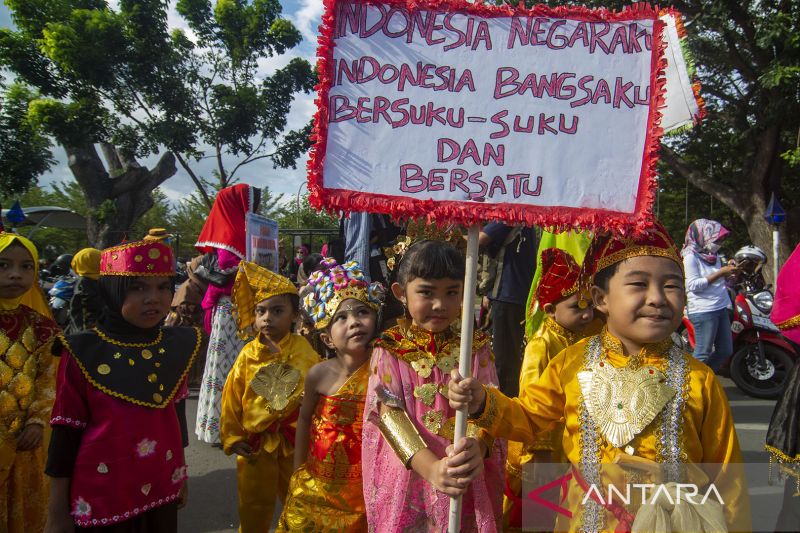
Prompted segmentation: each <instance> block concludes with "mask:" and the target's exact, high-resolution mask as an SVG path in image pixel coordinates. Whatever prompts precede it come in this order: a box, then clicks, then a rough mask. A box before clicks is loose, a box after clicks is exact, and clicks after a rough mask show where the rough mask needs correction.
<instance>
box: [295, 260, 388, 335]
mask: <svg viewBox="0 0 800 533" xmlns="http://www.w3.org/2000/svg"><path fill="white" fill-rule="evenodd" d="M320 265H321V266H322V270H317V271H316V272H313V273H312V274H311V275H310V276H309V277H308V286H309V287H310V288H311V289H312V290H311V291H310V292H309V293H308V294H307V295H306V296H305V297H304V298H303V302H302V303H303V310H304V311H305V312H306V313H308V316H309V317H311V320H312V321H313V322H314V325H315V327H316V328H317V329H324V328H326V327H327V326H328V324H329V323H330V321H331V318H333V314H334V313H335V312H336V310H337V309H338V308H339V304H340V303H342V302H343V301H345V300H347V299H349V298H353V299H355V300H359V301H361V302H364V303H365V304H367V305H368V306H370V307H371V308H372V309H374V310H375V311H376V312H377V311H378V310H379V309H380V306H381V304H382V303H383V299H384V296H385V291H384V288H383V285H381V284H380V283H378V282H377V281H376V282H374V283H372V284H368V283H367V281H366V280H365V279H364V273H363V272H362V271H361V267H360V266H359V264H358V263H357V262H355V261H350V262H348V263H345V264H343V265H338V264H337V263H336V260H335V259H333V258H332V257H326V258H325V259H323V260H322V262H321V263H320Z"/></svg>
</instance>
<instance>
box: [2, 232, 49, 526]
mask: <svg viewBox="0 0 800 533" xmlns="http://www.w3.org/2000/svg"><path fill="white" fill-rule="evenodd" d="M38 264H39V254H38V253H37V251H36V247H35V246H34V245H33V243H32V242H31V241H29V240H28V239H26V238H24V237H20V236H19V235H15V234H13V233H5V232H2V230H0V531H6V532H9V533H23V532H28V531H41V530H42V529H43V528H44V524H45V518H46V516H47V490H48V484H47V479H46V477H45V476H44V465H45V458H46V454H47V452H46V450H47V441H48V438H49V432H46V431H45V424H46V423H47V421H48V419H49V418H50V410H51V409H52V407H53V397H54V395H55V362H54V358H53V356H52V353H51V350H52V346H53V342H54V340H55V339H56V336H57V335H58V333H59V329H58V326H57V325H56V323H55V322H53V321H52V320H51V319H50V318H48V317H46V316H44V315H42V314H41V313H39V312H37V311H36V310H34V309H31V308H30V307H28V306H27V305H25V304H24V303H22V302H23V301H40V300H41V294H40V293H41V291H40V290H39V285H38V273H39V272H38ZM37 291H38V293H37Z"/></svg>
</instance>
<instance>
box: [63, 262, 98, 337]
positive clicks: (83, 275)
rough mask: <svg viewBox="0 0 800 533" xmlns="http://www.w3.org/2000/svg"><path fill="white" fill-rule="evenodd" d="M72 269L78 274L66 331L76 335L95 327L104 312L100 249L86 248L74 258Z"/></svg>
mask: <svg viewBox="0 0 800 533" xmlns="http://www.w3.org/2000/svg"><path fill="white" fill-rule="evenodd" d="M70 267H72V271H73V272H75V274H77V275H78V281H76V282H75V289H73V293H72V299H71V300H70V302H69V321H68V322H67V325H66V327H65V328H64V333H66V334H67V335H74V334H75V333H80V332H81V331H86V330H88V329H91V328H93V327H94V325H95V324H97V321H98V320H100V316H101V315H102V313H103V300H102V298H101V296H100V289H99V286H98V284H97V278H99V277H100V250H98V249H96V248H84V249H83V250H81V251H79V252H78V253H77V254H75V256H74V257H73V258H72V263H70Z"/></svg>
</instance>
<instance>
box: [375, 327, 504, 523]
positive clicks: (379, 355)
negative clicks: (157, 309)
mask: <svg viewBox="0 0 800 533" xmlns="http://www.w3.org/2000/svg"><path fill="white" fill-rule="evenodd" d="M472 347H473V352H472V370H473V372H472V375H473V376H474V377H476V378H477V379H478V380H479V381H480V382H481V383H484V384H487V385H493V386H497V382H498V381H497V371H496V370H495V366H494V362H493V359H494V357H493V355H492V352H491V349H490V347H489V342H488V338H487V337H486V336H485V335H484V334H483V333H476V334H475V336H474V338H473V343H472ZM459 350H460V336H459V333H458V331H457V329H456V328H455V327H451V328H449V329H447V330H445V331H444V332H441V333H435V334H434V333H431V332H429V331H426V330H423V329H421V328H418V327H416V326H413V325H412V326H410V327H409V328H408V329H403V328H402V327H400V326H395V327H393V328H390V329H388V330H386V331H385V332H384V333H383V335H382V336H381V337H380V338H379V339H378V340H377V341H376V344H375V349H374V351H373V353H372V361H371V363H370V366H371V370H370V377H369V388H368V390H367V403H366V408H365V410H364V434H363V443H362V450H363V470H364V501H365V504H366V509H367V522H368V524H369V530H370V531H381V532H394V531H447V525H448V511H449V507H450V498H449V497H448V496H446V495H445V494H444V493H442V492H439V491H437V490H436V489H435V488H433V486H431V484H430V483H428V481H426V480H425V479H423V478H422V477H421V476H420V475H419V474H417V473H416V472H414V471H413V470H411V469H407V468H406V467H405V466H404V465H403V463H402V462H401V461H400V459H399V458H398V457H397V455H396V454H395V452H394V451H393V450H392V448H391V447H390V445H389V444H388V443H387V442H386V440H385V439H384V437H383V435H382V434H381V431H380V429H379V428H378V425H377V424H376V422H375V420H376V417H377V416H378V415H379V413H380V405H381V403H383V404H385V405H387V406H391V407H401V408H402V409H404V410H405V411H406V413H408V416H409V418H410V419H411V421H412V422H413V424H414V426H415V427H416V429H417V430H418V431H419V434H420V436H421V437H422V439H423V440H424V441H425V444H426V445H427V446H428V448H429V449H430V450H431V451H432V452H433V453H434V454H436V455H437V456H438V457H444V456H445V454H446V449H447V446H449V445H450V444H451V443H452V436H453V427H454V420H455V411H454V410H453V409H452V408H451V407H450V405H449V403H448V400H447V398H446V397H445V396H444V394H446V391H447V383H448V381H449V380H450V371H451V370H452V369H453V368H455V367H457V366H458V356H459ZM469 426H470V427H469V428H468V432H467V433H468V434H473V435H475V436H476V437H478V438H481V439H483V440H484V442H486V443H487V446H488V449H489V453H488V456H487V457H486V459H485V461H484V470H483V473H482V474H481V475H480V476H479V477H478V478H476V479H475V480H473V482H472V484H471V486H470V488H469V489H468V490H467V492H466V494H465V495H464V497H463V498H462V518H461V530H462V531H481V532H493V531H499V530H500V525H499V523H500V519H501V517H502V499H503V485H504V467H505V460H506V443H505V441H501V440H492V439H491V438H490V437H489V436H488V434H486V433H484V432H483V431H481V430H478V429H477V427H476V426H473V425H472V424H469Z"/></svg>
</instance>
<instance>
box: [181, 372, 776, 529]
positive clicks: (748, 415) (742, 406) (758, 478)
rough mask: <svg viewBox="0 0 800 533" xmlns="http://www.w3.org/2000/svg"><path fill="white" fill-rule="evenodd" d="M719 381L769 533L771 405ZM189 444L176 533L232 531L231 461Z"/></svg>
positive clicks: (756, 509)
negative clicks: (184, 500) (185, 501)
mask: <svg viewBox="0 0 800 533" xmlns="http://www.w3.org/2000/svg"><path fill="white" fill-rule="evenodd" d="M720 379H721V382H722V383H723V386H724V387H725V392H726V393H727V395H728V399H729V401H730V404H731V409H732V411H733V418H734V421H735V424H736V431H737V434H738V435H739V442H740V445H741V447H742V452H743V455H744V460H745V462H746V463H750V464H755V465H754V466H752V467H750V468H749V469H748V474H749V480H748V481H749V485H750V493H751V496H752V500H751V501H752V507H753V524H754V526H755V528H756V529H757V530H763V531H770V530H772V527H773V526H774V524H775V513H776V509H777V508H778V507H779V506H780V499H781V496H782V494H783V488H782V486H781V485H775V486H770V485H768V483H767V474H768V469H767V462H768V458H767V454H766V453H765V452H764V437H765V435H766V431H767V424H769V419H770V415H771V414H772V409H773V407H774V405H775V403H774V402H771V401H766V400H756V399H753V398H750V397H749V396H745V395H744V394H742V393H741V392H740V391H739V390H738V389H737V388H736V386H735V385H734V384H733V383H732V382H731V381H730V380H729V379H726V378H720ZM196 407H197V398H196V396H193V397H191V398H190V399H189V403H188V409H187V411H188V413H187V414H188V416H189V420H190V426H192V425H193V423H192V421H194V417H195V410H196ZM191 431H192V428H191V427H190V433H191ZM192 437H193V434H192ZM190 441H191V444H190V445H189V448H188V449H187V461H188V464H189V472H190V476H191V477H190V480H189V495H190V496H189V505H188V506H187V507H186V508H185V509H184V510H183V511H182V512H181V517H180V531H181V532H186V533H211V532H223V531H225V532H227V531H235V530H236V528H237V526H238V520H237V512H236V466H235V461H234V459H233V458H232V457H227V456H225V454H224V453H222V451H221V450H219V449H218V448H213V447H211V446H209V445H207V444H201V443H200V442H198V441H197V440H196V439H194V438H191V439H190Z"/></svg>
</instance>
